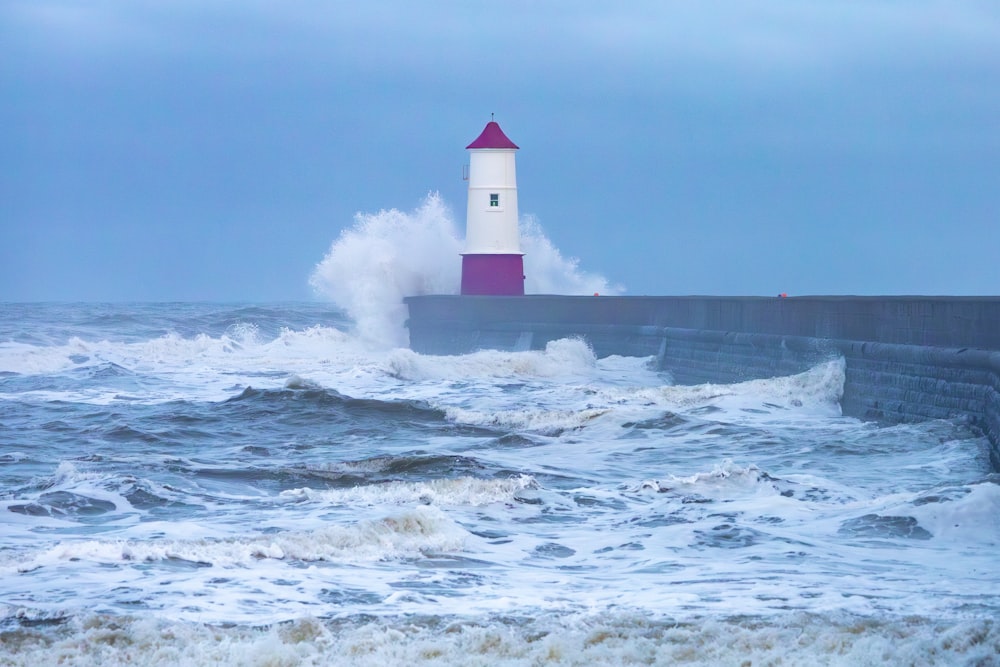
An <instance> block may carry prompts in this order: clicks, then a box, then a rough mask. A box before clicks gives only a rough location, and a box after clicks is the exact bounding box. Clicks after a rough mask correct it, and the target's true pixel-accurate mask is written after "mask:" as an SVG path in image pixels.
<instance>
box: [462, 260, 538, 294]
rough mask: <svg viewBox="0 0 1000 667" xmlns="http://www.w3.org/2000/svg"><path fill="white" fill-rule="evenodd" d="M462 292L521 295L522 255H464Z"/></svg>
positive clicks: (522, 276)
mask: <svg viewBox="0 0 1000 667" xmlns="http://www.w3.org/2000/svg"><path fill="white" fill-rule="evenodd" d="M462 294H489V295H493V296H521V295H523V294H524V257H523V256H522V255H462Z"/></svg>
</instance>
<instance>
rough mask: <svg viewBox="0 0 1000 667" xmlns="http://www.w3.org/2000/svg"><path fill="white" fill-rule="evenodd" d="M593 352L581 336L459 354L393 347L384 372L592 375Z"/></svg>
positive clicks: (458, 376)
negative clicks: (533, 346)
mask: <svg viewBox="0 0 1000 667" xmlns="http://www.w3.org/2000/svg"><path fill="white" fill-rule="evenodd" d="M595 363H596V360H595V358H594V352H593V350H591V349H590V347H589V346H588V345H587V343H585V342H584V341H582V340H579V339H561V340H555V341H551V342H549V343H548V344H547V345H546V346H545V350H538V351H529V352H502V351H497V350H480V351H478V352H472V353H471V354H465V355H461V356H448V357H437V356H430V355H421V354H417V353H416V352H412V351H411V350H406V349H399V350H393V351H392V352H391V353H390V354H389V355H388V357H387V359H386V364H387V372H388V373H389V374H391V375H393V376H394V377H398V378H400V379H405V380H464V379H490V378H551V377H565V376H570V375H574V374H576V375H592V372H593V370H594V367H595Z"/></svg>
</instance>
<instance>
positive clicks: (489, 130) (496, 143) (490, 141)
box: [466, 120, 517, 149]
mask: <svg viewBox="0 0 1000 667" xmlns="http://www.w3.org/2000/svg"><path fill="white" fill-rule="evenodd" d="M466 148H515V149H516V148H517V144H515V143H514V142H513V141H511V140H510V139H508V138H507V135H506V134H504V133H503V130H501V129H500V126H499V125H498V124H497V122H496V121H495V120H491V121H490V122H488V123H486V127H485V128H484V129H483V131H482V132H481V133H480V135H479V136H478V137H476V140H475V141H473V142H472V143H471V144H469V145H468V146H466Z"/></svg>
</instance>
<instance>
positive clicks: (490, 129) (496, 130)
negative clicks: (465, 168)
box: [462, 120, 524, 295]
mask: <svg viewBox="0 0 1000 667" xmlns="http://www.w3.org/2000/svg"><path fill="white" fill-rule="evenodd" d="M466 148H467V149H468V150H469V151H470V156H469V204H468V210H467V213H466V218H465V252H463V253H462V294H494V295H512V294H518V295H520V294H524V259H523V258H524V253H522V252H521V238H520V234H519V233H518V229H517V176H516V173H515V170H514V151H516V150H517V146H516V145H515V144H514V142H513V141H511V140H510V139H508V138H507V135H505V134H504V133H503V130H501V129H500V126H499V125H498V124H497V123H496V121H493V120H491V121H490V122H489V123H487V124H486V128H485V129H484V130H483V131H482V133H481V134H480V135H479V137H477V138H476V140H475V141H473V142H472V143H471V144H469V145H468V146H466Z"/></svg>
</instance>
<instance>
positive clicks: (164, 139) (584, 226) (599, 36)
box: [0, 0, 1000, 301]
mask: <svg viewBox="0 0 1000 667" xmlns="http://www.w3.org/2000/svg"><path fill="white" fill-rule="evenodd" d="M0 91H2V93H0V95H2V96H0V174H2V175H3V177H2V179H0V300H4V301H22V300H101V301H105V300H106V301H122V300H239V301H270V300H286V299H309V298H314V294H313V292H312V289H311V288H310V286H309V277H310V274H311V273H312V271H313V269H314V267H315V266H316V264H317V263H318V262H319V261H320V260H322V259H323V257H324V254H325V253H326V251H327V250H328V249H329V247H330V244H331V243H332V242H333V241H334V240H335V239H336V238H337V237H338V235H339V234H340V232H341V230H342V229H345V228H349V227H351V225H352V224H353V223H354V216H355V214H356V213H358V212H362V213H372V212H376V211H378V210H379V209H388V208H397V209H400V210H404V211H409V210H413V209H416V208H418V207H419V206H420V205H421V202H422V201H423V200H424V198H425V197H426V195H427V194H428V192H432V191H437V192H439V193H440V195H441V197H442V198H443V200H444V201H445V203H446V204H447V205H448V206H449V207H451V209H452V211H453V214H454V216H455V219H456V221H457V222H458V224H459V225H460V226H464V210H465V191H464V183H463V182H462V180H461V173H462V165H463V164H464V163H465V162H466V155H465V151H464V147H465V145H466V144H468V143H469V142H470V141H471V140H472V139H474V138H475V137H476V136H477V135H478V133H479V132H480V130H481V129H482V127H483V125H484V124H485V123H486V122H487V121H488V120H489V118H490V114H491V113H496V118H497V120H498V121H499V122H500V124H501V125H502V127H503V129H504V131H505V132H506V133H507V135H508V136H510V137H511V139H513V140H514V141H515V142H516V143H517V144H518V145H519V146H520V147H521V150H520V151H519V153H518V185H519V198H520V208H521V213H522V214H531V215H533V216H534V217H535V219H536V220H537V222H538V223H539V224H540V225H541V227H542V228H543V229H544V231H545V233H546V235H547V236H548V237H549V239H550V240H551V241H552V243H553V244H554V245H555V246H556V247H558V248H559V249H560V251H561V252H562V253H563V255H565V256H568V257H575V258H578V259H579V264H580V267H581V268H583V269H585V270H587V271H593V272H596V273H599V274H601V275H603V276H605V277H606V278H608V279H609V280H610V281H611V282H613V283H617V284H620V285H622V286H624V288H625V293H627V294H763V295H771V294H776V293H779V292H787V293H789V294H791V295H794V294H1000V253H998V251H997V248H998V247H1000V240H998V231H1000V3H996V2H995V1H994V0H990V1H984V2H962V1H958V2H945V1H941V2H937V1H926V0H912V1H906V2H904V1H901V0H892V1H880V0H874V1H868V2H860V1H856V0H852V1H843V0H829V1H823V2H820V1H811V0H758V1H749V2H746V1H735V0H734V1H714V2H713V1H708V2H687V1H683V2H682V1H672V0H657V1H650V2H629V3H611V2H606V1H605V2H589V1H587V0H583V1H574V2H529V1H517V0H515V1H510V2H472V1H470V0H462V1H459V0H456V1H454V2H448V1H434V0H430V1H428V2H412V1H410V2H370V3H360V2H339V1H331V2H313V1H308V0H298V1H296V0H292V1H289V2H276V1H275V2H254V1H239V2H237V1H236V0H200V1H198V2H194V1H187V0H172V1H169V2H168V1H166V0H164V1H160V2H151V1H147V0H104V1H101V0H95V1H94V2H87V3H83V2H69V1H65V2H58V1H52V2H49V1H46V0H23V1H19V0H13V1H12V0H0ZM455 261H456V262H458V261H459V260H458V258H456V260H455Z"/></svg>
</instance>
